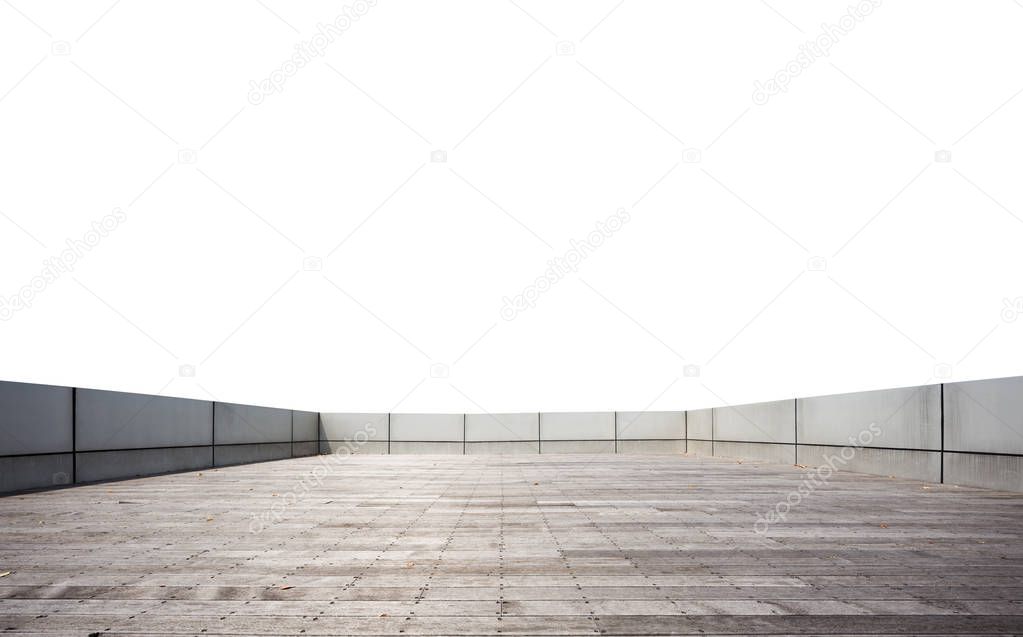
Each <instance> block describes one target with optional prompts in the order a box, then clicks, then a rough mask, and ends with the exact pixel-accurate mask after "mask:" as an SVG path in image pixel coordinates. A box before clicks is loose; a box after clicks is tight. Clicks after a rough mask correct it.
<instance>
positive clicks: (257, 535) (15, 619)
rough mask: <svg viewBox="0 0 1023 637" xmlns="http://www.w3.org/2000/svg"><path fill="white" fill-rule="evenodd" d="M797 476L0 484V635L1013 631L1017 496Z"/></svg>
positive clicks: (614, 459) (733, 465)
mask: <svg viewBox="0 0 1023 637" xmlns="http://www.w3.org/2000/svg"><path fill="white" fill-rule="evenodd" d="M807 471H808V469H805V468H801V467H794V466H780V465H767V464H752V463H749V462H744V463H740V462H736V461H729V460H724V459H720V458H695V457H684V456H681V455H679V456H671V455H662V456H629V455H600V456H593V455H589V456H586V455H578V456H567V455H560V456H554V455H550V456H549V455H538V456H447V457H444V456H395V455H392V456H368V455H365V456H358V455H357V456H346V457H342V458H335V457H334V456H318V457H310V458H300V459H292V460H283V461H278V462H267V463H260V464H253V465H245V466H237V467H228V468H222V469H217V470H205V471H201V472H191V473H179V474H174V475H165V476H157V477H150V478H140V479H135V480H127V481H121V482H110V483H104V484H94V485H86V486H77V487H71V488H62V489H57V490H51V491H43V492H35V493H23V494H15V495H10V496H6V497H2V498H0V574H2V575H0V634H36V633H40V634H53V633H59V634H76V635H89V634H92V633H96V634H101V635H116V634H139V635H161V634H191V635H221V634H230V635H237V634H291V635H298V634H304V635H327V634H357V635H376V634H387V635H395V634H404V635H423V634H426V635H457V634H508V635H511V634H629V635H636V634H705V635H707V634H756V633H773V634H957V633H969V634H992V633H1001V634H1012V633H1021V632H1023V495H1020V494H1009V493H1000V492H995V491H985V490H981V489H971V488H957V487H954V486H951V485H936V484H926V483H921V482H914V481H909V480H901V479H894V478H886V477H879V476H868V475H861V474H854V473H841V472H839V473H835V474H834V475H832V476H831V477H830V478H829V479H828V480H827V481H826V482H824V483H821V484H818V485H815V486H814V487H812V488H810V489H807V488H806V486H805V483H804V479H805V474H806V473H807ZM801 485H802V486H803V491H804V492H805V493H800V491H799V489H800V487H801ZM793 494H796V495H793ZM785 501H788V503H789V506H787V507H786V506H782V507H780V510H782V511H784V510H786V509H788V511H787V514H786V515H785V519H784V520H783V521H782V520H778V521H776V522H775V523H774V524H769V523H767V522H766V520H765V518H764V517H762V516H763V515H764V514H766V513H767V512H768V511H771V510H775V511H777V510H779V506H778V505H779V503H781V502H785Z"/></svg>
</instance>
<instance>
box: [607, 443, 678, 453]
mask: <svg viewBox="0 0 1023 637" xmlns="http://www.w3.org/2000/svg"><path fill="white" fill-rule="evenodd" d="M685 450H686V441H685V440H619V441H618V453H657V454H661V453H672V454H681V453H684V452H685Z"/></svg>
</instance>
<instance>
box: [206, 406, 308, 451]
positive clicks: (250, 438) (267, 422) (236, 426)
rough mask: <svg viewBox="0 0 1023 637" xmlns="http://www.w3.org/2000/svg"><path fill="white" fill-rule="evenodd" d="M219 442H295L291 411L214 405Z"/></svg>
mask: <svg viewBox="0 0 1023 637" xmlns="http://www.w3.org/2000/svg"><path fill="white" fill-rule="evenodd" d="M214 417H215V424H214V432H215V433H214V436H215V441H216V444H218V445H221V444H239V443H278V442H285V441H288V442H290V441H291V410H290V409H275V408H273V407H255V406H252V405H237V404H234V403H215V404H214Z"/></svg>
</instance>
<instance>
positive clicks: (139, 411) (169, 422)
mask: <svg viewBox="0 0 1023 637" xmlns="http://www.w3.org/2000/svg"><path fill="white" fill-rule="evenodd" d="M77 410H78V415H77V419H78V421H77V425H76V427H77V444H78V451H102V450H110V449H135V448H144V447H177V446H185V445H208V444H210V437H211V435H212V434H211V431H212V430H211V426H212V423H211V420H210V418H211V403H210V402H208V401H205V400H189V399H186V398H170V397H167V396H150V395H146V394H128V393H123V392H113V391H102V390H97V389H79V390H78V399H77Z"/></svg>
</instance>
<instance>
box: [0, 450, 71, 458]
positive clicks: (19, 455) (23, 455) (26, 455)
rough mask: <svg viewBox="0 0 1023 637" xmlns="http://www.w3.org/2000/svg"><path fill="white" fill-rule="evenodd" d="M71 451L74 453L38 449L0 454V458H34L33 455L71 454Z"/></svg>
mask: <svg viewBox="0 0 1023 637" xmlns="http://www.w3.org/2000/svg"><path fill="white" fill-rule="evenodd" d="M73 453H74V451H38V452H34V453H8V454H5V455H2V456H0V459H3V458H34V457H37V456H69V455H71V454H73Z"/></svg>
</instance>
